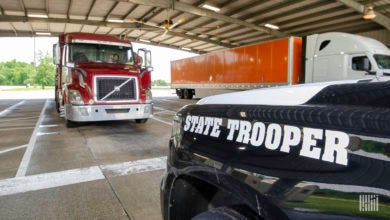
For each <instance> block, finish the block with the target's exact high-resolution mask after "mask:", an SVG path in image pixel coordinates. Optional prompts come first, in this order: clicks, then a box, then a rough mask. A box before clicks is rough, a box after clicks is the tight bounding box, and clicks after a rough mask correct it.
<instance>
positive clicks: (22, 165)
mask: <svg viewBox="0 0 390 220" xmlns="http://www.w3.org/2000/svg"><path fill="white" fill-rule="evenodd" d="M48 103H49V100H48V99H47V100H46V101H45V105H44V106H43V108H42V111H41V114H40V115H39V119H38V121H37V123H36V125H35V128H34V131H33V134H32V136H31V138H30V141H29V142H28V145H27V149H26V151H25V152H24V155H23V159H22V161H21V162H20V165H19V169H18V172H17V173H16V176H17V177H21V176H25V175H26V172H27V168H28V164H29V163H30V159H31V155H32V152H33V151H34V147H35V142H36V140H37V136H38V135H37V134H38V130H39V126H40V125H41V123H42V120H43V115H44V113H45V110H46V108H47V106H48Z"/></svg>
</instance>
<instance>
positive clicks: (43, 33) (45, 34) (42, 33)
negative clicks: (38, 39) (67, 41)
mask: <svg viewBox="0 0 390 220" xmlns="http://www.w3.org/2000/svg"><path fill="white" fill-rule="evenodd" d="M35 34H36V35H40V36H50V35H51V33H50V32H35Z"/></svg>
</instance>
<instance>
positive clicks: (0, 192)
mask: <svg viewBox="0 0 390 220" xmlns="http://www.w3.org/2000/svg"><path fill="white" fill-rule="evenodd" d="M99 179H104V175H103V173H102V171H101V170H100V169H99V167H97V166H94V167H88V168H83V169H74V170H66V171H61V172H55V173H45V174H38V175H32V176H22V177H16V178H12V179H5V180H0V196H5V195H12V194H17V193H24V192H30V191H35V190H41V189H49V188H54V187H58V186H66V185H70V184H76V183H83V182H88V181H94V180H99Z"/></svg>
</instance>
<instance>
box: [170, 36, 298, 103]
mask: <svg viewBox="0 0 390 220" xmlns="http://www.w3.org/2000/svg"><path fill="white" fill-rule="evenodd" d="M301 48H302V39H301V38H297V37H290V38H283V39H279V40H274V41H270V42H266V43H259V44H254V45H249V46H244V47H239V48H233V49H229V50H224V51H218V52H213V53H209V54H204V55H200V56H196V57H191V58H186V59H181V60H176V61H172V62H171V85H172V88H174V89H176V90H177V94H178V96H179V97H180V98H192V96H193V95H195V90H196V96H197V97H202V96H206V95H208V93H211V94H216V93H224V92H228V91H229V90H231V91H233V90H246V89H252V88H262V87H270V86H277V85H287V84H296V83H298V79H299V74H300V69H301ZM281 73H283V74H281ZM202 93H206V94H205V95H202Z"/></svg>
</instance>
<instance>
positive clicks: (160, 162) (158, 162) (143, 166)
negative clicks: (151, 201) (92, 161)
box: [101, 157, 167, 176]
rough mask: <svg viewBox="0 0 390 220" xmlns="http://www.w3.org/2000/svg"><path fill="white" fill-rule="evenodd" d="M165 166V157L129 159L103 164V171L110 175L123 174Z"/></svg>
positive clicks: (158, 168)
mask: <svg viewBox="0 0 390 220" xmlns="http://www.w3.org/2000/svg"><path fill="white" fill-rule="evenodd" d="M166 166H167V157H157V158H151V159H144V160H137V161H130V162H124V163H118V164H113V165H103V166H101V168H102V169H103V171H104V172H109V174H110V176H124V175H129V174H134V173H141V172H146V171H153V170H161V169H165V167H166Z"/></svg>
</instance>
